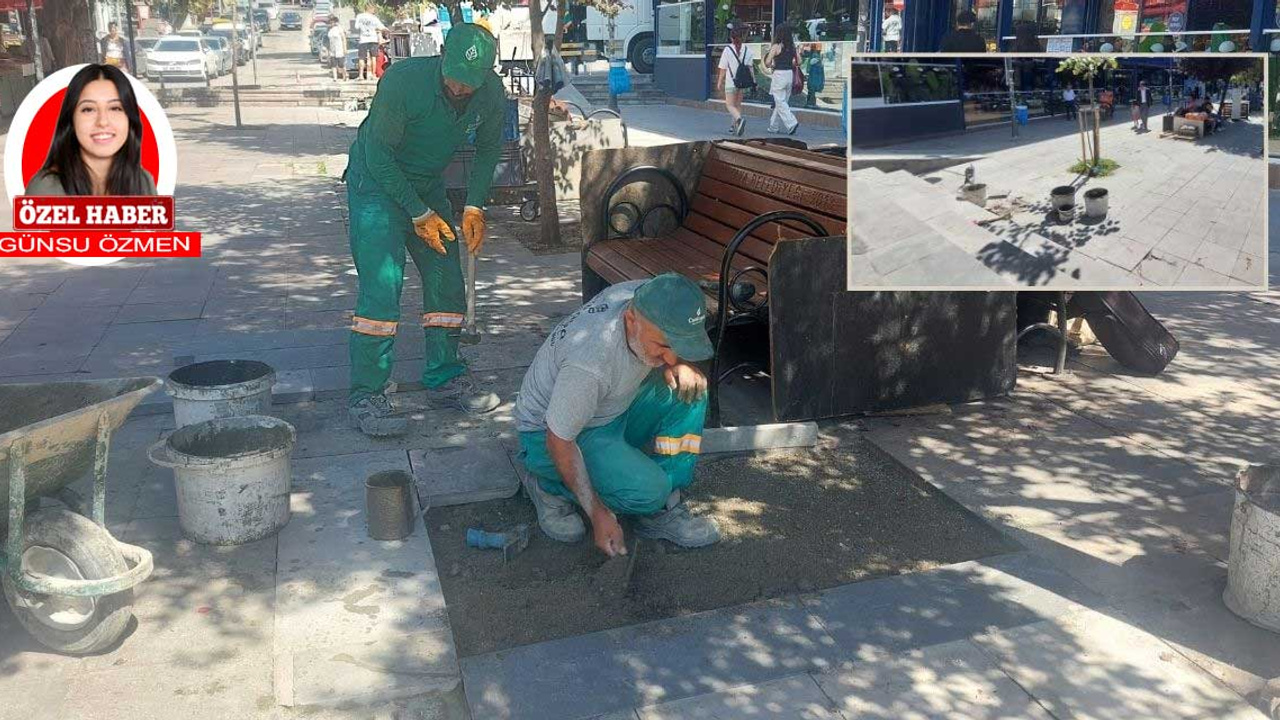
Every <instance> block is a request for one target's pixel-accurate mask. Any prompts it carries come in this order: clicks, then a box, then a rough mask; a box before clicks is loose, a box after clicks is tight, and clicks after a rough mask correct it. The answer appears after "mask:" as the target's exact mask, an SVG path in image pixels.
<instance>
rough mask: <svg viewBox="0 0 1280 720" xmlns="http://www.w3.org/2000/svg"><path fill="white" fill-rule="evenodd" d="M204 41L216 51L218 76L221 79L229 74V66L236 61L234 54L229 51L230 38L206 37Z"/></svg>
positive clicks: (219, 36)
mask: <svg viewBox="0 0 1280 720" xmlns="http://www.w3.org/2000/svg"><path fill="white" fill-rule="evenodd" d="M204 40H205V42H206V43H208V44H210V45H212V46H213V48H214V49H215V50H217V51H218V76H219V77H221V76H223V75H226V74H227V73H229V72H231V64H232V63H234V62H235V61H236V56H235V53H234V52H233V51H232V49H231V38H227V37H223V36H221V35H206V36H205V38H204Z"/></svg>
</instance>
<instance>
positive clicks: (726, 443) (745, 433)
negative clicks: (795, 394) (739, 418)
mask: <svg viewBox="0 0 1280 720" xmlns="http://www.w3.org/2000/svg"><path fill="white" fill-rule="evenodd" d="M817 441H818V425H817V423H813V422H804V423H772V424H768V425H751V426H746V427H719V428H707V429H706V430H704V431H703V433H702V448H701V449H702V452H703V453H704V454H706V453H723V452H742V451H746V450H768V449H772V448H787V447H811V446H813V444H814V443H816V442H817Z"/></svg>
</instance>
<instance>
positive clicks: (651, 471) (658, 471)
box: [596, 458, 673, 515]
mask: <svg viewBox="0 0 1280 720" xmlns="http://www.w3.org/2000/svg"><path fill="white" fill-rule="evenodd" d="M620 475H623V476H622V477H617V478H602V479H603V480H605V482H606V483H607V485H608V487H607V488H601V487H599V486H598V485H597V487H596V494H598V495H599V496H600V499H601V500H602V501H603V502H604V504H605V505H607V506H609V509H610V510H612V511H614V512H615V513H617V514H619V515H652V514H653V513H656V512H658V511H659V510H661V509H662V508H663V507H665V506H666V504H667V498H668V497H670V495H671V491H672V489H673V488H672V486H671V478H670V477H668V476H667V473H666V472H664V471H663V470H662V468H660V467H658V464H657V463H655V462H653V461H652V460H649V459H648V458H645V459H644V463H643V464H641V463H636V467H635V468H633V469H631V471H630V472H626V473H621V474H620Z"/></svg>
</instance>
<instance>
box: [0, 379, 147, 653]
mask: <svg viewBox="0 0 1280 720" xmlns="http://www.w3.org/2000/svg"><path fill="white" fill-rule="evenodd" d="M158 387H160V379H159V378H153V377H140V378H123V379H117V380H91V381H85V382H53V383H35V384H23V385H0V408H3V413H2V414H0V491H2V492H0V529H3V530H4V537H5V538H6V539H5V544H4V548H3V549H2V550H0V584H3V586H4V597H5V600H7V601H8V603H9V607H10V608H12V610H13V614H14V616H15V617H17V619H18V622H20V623H21V624H22V626H23V627H24V628H25V629H26V630H27V632H28V633H30V634H31V636H32V637H34V638H35V639H36V640H37V641H39V642H40V643H41V644H42V645H45V646H46V647H49V648H51V649H53V650H57V651H59V652H64V653H68V654H72V655H84V654H88V653H92V652H96V651H100V650H103V649H105V648H107V647H109V646H111V645H112V644H113V643H115V642H116V641H117V640H119V639H120V636H121V635H123V634H124V632H125V627H126V625H127V624H128V622H129V618H130V617H131V616H132V614H133V611H132V606H133V587H134V586H135V585H137V584H139V583H141V582H142V581H143V580H146V579H147V578H148V577H150V575H151V571H152V569H153V568H154V565H153V562H152V559H151V553H149V552H147V551H146V550H144V549H142V548H140V547H135V546H133V545H126V544H125V543H122V542H119V541H117V540H116V539H115V538H113V537H112V536H111V533H110V532H108V531H107V528H106V496H107V457H108V450H109V448H110V445H111V434H112V433H113V432H114V431H115V430H117V429H119V427H120V426H121V425H123V424H124V421H125V419H126V418H127V417H128V416H129V413H130V412H132V411H133V409H134V408H135V407H137V405H138V403H140V402H142V399H143V398H145V397H146V396H147V395H148V394H150V393H151V392H152V391H154V390H155V389H156V388H158ZM90 470H92V471H93V503H92V511H91V512H92V520H90V519H89V518H88V517H85V516H84V515H82V514H80V512H79V511H78V510H79V509H80V506H81V504H82V503H80V501H79V498H78V497H76V496H75V495H74V494H73V493H72V492H71V489H70V488H69V487H68V485H70V484H71V483H73V482H75V481H76V480H78V479H80V478H81V477H83V476H84V475H85V473H87V472H89V471H90ZM42 497H55V498H57V499H59V500H61V501H62V504H63V505H64V506H65V507H46V508H43V509H41V508H39V504H40V503H39V499H40V498H42ZM67 508H74V509H76V511H73V510H72V509H67Z"/></svg>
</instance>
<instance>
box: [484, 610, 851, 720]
mask: <svg viewBox="0 0 1280 720" xmlns="http://www.w3.org/2000/svg"><path fill="white" fill-rule="evenodd" d="M841 653H842V650H841V649H840V648H837V647H836V645H835V643H834V641H833V640H832V639H831V638H830V637H829V636H828V635H827V634H826V633H825V632H824V631H823V630H822V629H821V627H820V626H819V625H818V624H817V623H816V622H815V621H814V620H812V619H811V617H810V616H809V613H808V612H807V610H806V608H804V607H803V606H800V605H797V604H790V603H787V604H783V603H776V604H774V605H773V606H748V607H743V608H735V609H732V610H723V611H713V612H710V613H701V614H698V615H694V616H690V617H684V618H677V619H672V620H663V621H658V622H654V623H646V624H644V625H636V626H633V627H628V628H619V629H617V630H609V631H605V632H598V633H592V634H589V635H583V636H580V637H576V638H567V639H564V640H556V641H552V642H547V643H539V644H537V645H531V646H526V647H522V648H514V649H512V650H506V651H503V652H500V653H493V654H488V655H480V656H475V657H470V658H464V659H463V660H462V674H463V684H464V687H465V688H466V691H467V700H468V702H469V703H470V705H471V710H472V713H473V714H474V715H475V716H476V717H484V718H493V720H525V719H532V718H545V719H547V720H552V719H557V720H558V719H562V718H576V717H583V716H591V715H594V714H600V713H606V712H616V711H619V710H623V711H625V710H626V709H628V708H632V707H640V706H645V705H652V704H654V703H657V702H663V701H668V702H669V701H672V700H676V699H681V698H687V697H693V696H696V695H701V694H706V693H712V692H719V691H720V690H723V689H725V688H729V687H736V686H742V685H749V684H753V683H761V682H767V681H770V680H776V679H779V678H784V677H788V676H791V675H795V674H797V673H803V672H808V671H813V670H818V671H821V670H826V669H829V668H832V667H834V663H835V662H836V661H837V660H838V659H839V657H840V656H841Z"/></svg>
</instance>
